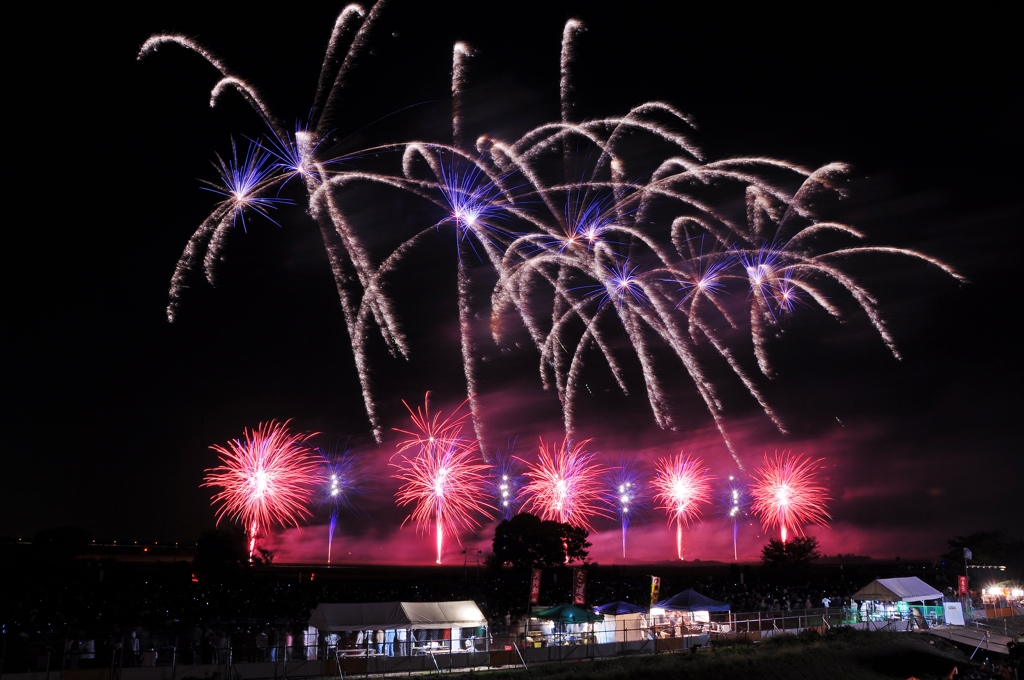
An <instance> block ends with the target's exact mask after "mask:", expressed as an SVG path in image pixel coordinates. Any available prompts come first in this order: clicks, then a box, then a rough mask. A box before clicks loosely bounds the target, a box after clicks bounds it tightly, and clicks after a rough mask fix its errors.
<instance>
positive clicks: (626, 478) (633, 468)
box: [607, 456, 647, 557]
mask: <svg viewBox="0 0 1024 680" xmlns="http://www.w3.org/2000/svg"><path fill="white" fill-rule="evenodd" d="M607 481H608V486H609V489H610V495H611V497H612V498H614V499H615V510H616V512H617V514H618V516H619V524H620V525H621V527H622V556H623V557H625V556H626V532H627V530H628V529H629V525H630V523H631V522H632V521H634V520H636V519H638V518H639V517H640V516H641V514H642V513H643V511H644V509H645V508H646V504H647V489H646V488H645V487H646V479H645V475H644V473H643V470H642V469H641V467H640V461H639V460H638V459H637V458H628V457H625V456H623V457H622V458H620V460H619V463H618V465H616V466H615V467H613V468H611V470H610V472H609V474H608V478H607Z"/></svg>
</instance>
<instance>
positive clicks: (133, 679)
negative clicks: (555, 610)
mask: <svg viewBox="0 0 1024 680" xmlns="http://www.w3.org/2000/svg"><path fill="white" fill-rule="evenodd" d="M901 622H905V623H906V625H902V623H901ZM941 622H942V607H925V606H921V605H912V606H910V607H890V608H888V609H885V610H882V609H874V610H870V609H851V608H837V607H832V608H827V609H825V608H816V609H805V610H797V611H788V612H787V611H760V612H741V613H731V612H725V613H721V614H717V613H712V614H710V615H707V616H706V618H705V619H704V620H695V619H694V617H692V616H690V615H686V614H671V613H670V614H668V615H666V616H654V617H647V616H645V615H643V616H640V617H639V618H634V619H631V620H623V619H621V618H620V619H618V620H616V619H614V618H612V617H609V619H608V621H606V622H604V623H600V624H575V625H558V624H549V623H545V624H537V622H536V620H532V623H531V626H530V627H528V628H526V629H524V628H523V627H521V626H519V627H513V628H514V629H513V630H511V631H505V630H502V632H499V633H494V632H491V633H488V634H486V635H468V634H467V635H466V636H459V635H458V634H457V632H456V637H455V639H454V640H453V639H451V631H448V633H447V637H445V633H444V632H443V631H433V632H431V633H427V632H422V631H380V634H379V635H378V634H377V632H376V631H373V632H370V633H364V634H363V635H359V636H357V637H355V638H353V636H352V635H348V636H343V637H340V638H338V639H336V640H334V641H333V642H328V641H327V640H326V639H325V638H324V636H323V635H320V636H319V638H318V639H316V640H315V642H314V641H312V640H310V642H309V644H305V642H306V640H307V639H308V638H305V636H303V635H299V636H296V640H297V642H296V643H295V644H293V645H290V646H288V645H284V644H270V643H267V644H261V642H260V640H259V636H256V635H238V636H232V637H230V638H229V637H227V636H222V637H220V638H207V639H202V640H200V641H195V640H181V639H180V638H170V639H168V638H164V639H163V640H158V639H156V638H154V639H153V641H150V640H142V641H141V644H140V645H139V647H140V649H139V651H138V652H137V653H136V652H134V651H133V650H132V649H131V647H128V648H125V647H124V646H118V647H111V646H110V645H101V646H100V648H98V649H97V648H96V645H95V643H94V642H93V643H87V642H85V641H74V640H67V641H55V640H53V639H52V638H51V644H49V645H36V646H35V647H34V648H33V649H31V650H24V653H23V654H18V655H12V654H11V649H9V648H8V649H6V650H5V657H6V658H5V659H4V660H3V666H0V675H2V677H4V678H7V677H11V678H14V676H16V675H23V676H24V677H23V679H22V680H177V678H179V677H180V678H186V677H214V676H215V675H216V676H218V677H219V678H221V679H222V680H262V679H264V678H274V679H276V680H282V679H287V678H306V677H336V678H347V677H349V676H358V675H365V674H379V673H410V674H411V673H414V672H432V673H444V672H451V671H455V670H459V669H466V668H497V667H513V666H518V667H528V666H530V665H532V664H533V663H546V662H558V661H575V660H579V659H592V658H599V657H607V656H616V655H619V654H635V653H659V652H673V651H684V650H690V649H694V648H700V647H704V646H707V645H708V644H709V643H710V642H712V641H714V642H725V643H731V642H739V641H743V642H757V641H759V640H761V639H764V638H766V637H768V636H771V635H774V634H778V633H781V632H799V631H802V630H807V629H817V630H819V631H820V632H822V633H824V632H826V631H828V630H829V629H830V628H833V627H836V626H843V625H856V626H858V627H865V628H868V629H871V630H877V629H882V628H883V627H887V628H889V629H892V630H901V631H902V630H910V629H912V628H914V627H915V626H916V627H917V628H922V627H927V626H928V625H933V624H935V623H941ZM464 632H467V633H468V629H467V630H466V631H464ZM477 632H479V631H477ZM54 643H55V644H54ZM62 647H63V649H62Z"/></svg>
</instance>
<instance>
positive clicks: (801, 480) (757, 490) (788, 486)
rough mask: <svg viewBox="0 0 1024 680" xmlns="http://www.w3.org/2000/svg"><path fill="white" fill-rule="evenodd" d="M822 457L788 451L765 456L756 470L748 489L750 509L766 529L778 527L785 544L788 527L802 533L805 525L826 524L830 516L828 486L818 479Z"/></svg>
mask: <svg viewBox="0 0 1024 680" xmlns="http://www.w3.org/2000/svg"><path fill="white" fill-rule="evenodd" d="M820 467H821V460H820V459H819V460H812V459H810V458H807V457H805V456H802V455H799V456H794V455H791V454H790V453H789V452H788V451H787V452H783V453H782V454H779V453H778V452H776V454H775V456H774V457H772V458H769V457H768V454H765V456H764V466H763V467H759V468H757V470H756V471H755V473H754V474H755V480H754V484H753V486H752V488H751V493H750V496H751V499H752V500H753V503H752V504H751V506H750V510H751V512H753V513H754V514H755V515H757V516H758V517H759V518H760V520H761V524H763V525H764V526H765V528H768V529H773V528H775V527H778V528H779V532H780V535H781V537H782V542H783V543H785V542H786V539H787V536H788V532H789V530H790V529H792V530H793V533H795V534H797V535H798V536H802V535H803V527H804V525H806V524H817V525H819V526H827V525H828V521H829V520H830V519H832V518H831V517H829V515H828V512H827V511H826V508H825V505H826V503H828V501H829V500H831V499H830V498H829V495H828V489H826V488H825V487H824V486H822V485H821V484H820V483H819V481H818V469H819V468H820Z"/></svg>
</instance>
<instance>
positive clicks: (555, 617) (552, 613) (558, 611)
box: [530, 604, 604, 623]
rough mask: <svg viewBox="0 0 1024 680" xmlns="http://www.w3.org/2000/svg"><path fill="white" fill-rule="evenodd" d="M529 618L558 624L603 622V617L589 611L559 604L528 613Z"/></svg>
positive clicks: (572, 605) (571, 605)
mask: <svg viewBox="0 0 1024 680" xmlns="http://www.w3.org/2000/svg"><path fill="white" fill-rule="evenodd" d="M530 617H531V618H534V619H543V620H545V621H557V622H558V623H589V622H591V621H603V620H604V615H602V614H595V613H594V612H592V611H590V610H589V609H584V608H583V607H577V606H576V605H574V604H560V605H558V606H557V607H551V608H549V609H540V610H538V611H534V612H530Z"/></svg>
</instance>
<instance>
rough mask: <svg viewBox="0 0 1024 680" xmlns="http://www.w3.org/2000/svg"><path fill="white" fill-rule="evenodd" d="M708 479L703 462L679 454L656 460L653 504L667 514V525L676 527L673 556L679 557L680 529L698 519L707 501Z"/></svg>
mask: <svg viewBox="0 0 1024 680" xmlns="http://www.w3.org/2000/svg"><path fill="white" fill-rule="evenodd" d="M713 479H714V477H711V476H710V475H709V474H708V470H707V468H705V467H704V463H703V461H701V460H700V459H699V458H691V457H690V456H686V455H684V454H683V453H682V452H679V453H678V454H676V455H675V456H672V457H671V458H660V459H658V462H657V469H656V472H655V475H654V488H655V489H656V490H657V493H656V494H655V496H654V500H655V502H657V503H661V505H659V506H658V509H659V510H667V511H668V515H669V519H668V522H669V524H672V523H673V522H675V525H676V555H677V556H678V558H679V559H680V560H682V559H685V558H684V557H683V526H689V524H690V522H693V521H696V520H697V519H698V518H700V506H701V505H703V504H705V503H707V502H708V501H710V500H711V480H713Z"/></svg>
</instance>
